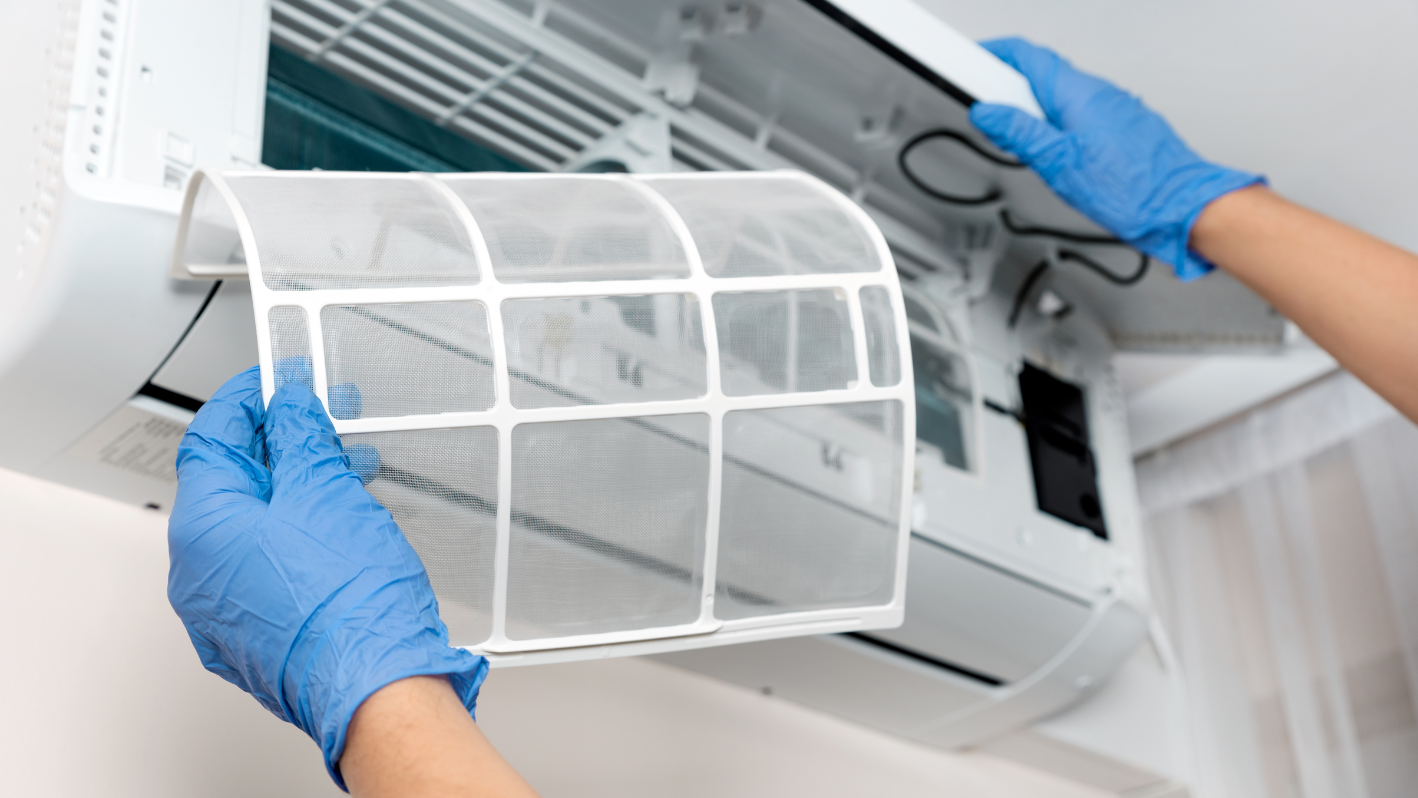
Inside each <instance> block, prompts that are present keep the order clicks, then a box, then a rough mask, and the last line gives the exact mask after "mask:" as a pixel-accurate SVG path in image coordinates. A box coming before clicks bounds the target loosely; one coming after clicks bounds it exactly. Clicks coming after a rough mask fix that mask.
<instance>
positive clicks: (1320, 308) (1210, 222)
mask: <svg viewBox="0 0 1418 798" xmlns="http://www.w3.org/2000/svg"><path fill="white" fill-rule="evenodd" d="M1191 246H1192V248H1193V249H1195V250H1196V251H1197V252H1199V253H1201V254H1202V255H1203V256H1205V257H1206V258H1207V259H1208V260H1210V261H1212V262H1213V263H1215V264H1217V265H1218V266H1220V267H1221V268H1223V269H1225V270H1226V271H1228V272H1230V273H1231V274H1232V275H1234V276H1235V277H1236V278H1237V279H1239V280H1240V281H1241V282H1243V283H1245V284H1246V285H1248V286H1250V288H1251V289H1252V290H1254V291H1255V292H1256V293H1258V294H1260V295H1261V296H1262V297H1264V298H1265V299H1266V300H1267V301H1268V302H1270V303H1271V305H1272V306H1274V307H1275V309H1276V310H1278V311H1280V312H1281V313H1282V314H1284V315H1285V317H1286V318H1288V319H1290V320H1291V321H1294V322H1295V323H1296V324H1297V325H1299V327H1300V329H1302V330H1304V331H1305V334H1306V335H1308V336H1309V337H1310V338H1311V339H1313V340H1314V341H1315V342H1316V343H1318V344H1319V345H1320V346H1322V347H1324V348H1325V349H1326V350H1327V351H1329V353H1330V354H1332V355H1334V357H1335V358H1336V359H1337V360H1338V361H1339V362H1340V363H1341V364H1342V365H1343V366H1344V367H1345V368H1346V369H1348V370H1349V371H1350V372H1352V373H1353V374H1354V375H1355V376H1357V377H1358V378H1359V379H1361V380H1363V381H1364V382H1365V383H1367V384H1368V385H1369V386H1370V387H1372V388H1373V389H1374V390H1375V391H1377V392H1378V393H1379V394H1380V395H1382V396H1383V397H1384V398H1385V399H1387V400H1388V401H1389V402H1390V403H1392V404H1393V405H1394V406H1395V407H1397V408H1398V409H1399V410H1400V411H1401V412H1402V413H1403V414H1404V415H1406V416H1408V417H1409V418H1410V419H1413V420H1415V421H1418V256H1415V255H1413V254H1412V253H1409V252H1406V251H1404V250H1402V249H1399V248H1398V247H1395V246H1393V245H1391V244H1388V243H1385V242H1383V241H1380V240H1378V239H1376V238H1373V237H1372V236H1369V235H1366V234H1364V233H1362V232H1359V231H1358V230H1355V229H1354V228H1352V227H1349V226H1347V225H1344V224H1342V223H1340V222H1337V221H1335V220H1333V219H1330V218H1328V217H1326V216H1323V215H1321V214H1318V213H1315V212H1313V211H1310V210H1308V209H1305V208H1302V207H1300V206H1298V205H1295V204H1293V203H1291V202H1288V201H1286V200H1285V199H1283V198H1282V197H1280V196H1279V195H1277V194H1275V193H1274V192H1272V191H1270V190H1269V189H1266V188H1263V187H1254V188H1247V189H1243V190H1241V191H1236V192H1233V193H1231V194H1227V195H1225V196H1223V197H1221V198H1219V199H1217V200H1216V201H1214V202H1212V203H1211V204H1210V205H1208V206H1207V208H1206V210H1204V211H1202V214H1201V216H1200V218H1199V219H1198V220H1197V223H1196V225H1195V227H1193V229H1192V237H1191Z"/></svg>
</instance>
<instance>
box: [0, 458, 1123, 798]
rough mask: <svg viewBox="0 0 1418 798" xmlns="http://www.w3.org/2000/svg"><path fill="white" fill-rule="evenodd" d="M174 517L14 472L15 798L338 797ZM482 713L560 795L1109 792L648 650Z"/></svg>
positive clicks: (1, 505)
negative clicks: (903, 737)
mask: <svg viewBox="0 0 1418 798" xmlns="http://www.w3.org/2000/svg"><path fill="white" fill-rule="evenodd" d="M166 530H167V518H166V517H165V516H163V515H160V514H158V513H154V512H150V511H147V510H141V509H138V508H136V507H130V506H128V505H124V504H119V503H117V502H113V501H110V500H108V499H103V498H99V497H97V496H93V495H90V494H86V493H81V492H79V491H76V490H73V489H70V488H66V487H62V486H59V485H55V484H53V483H49V482H43V481H40V480H37V479H33V478H31V477H27V476H23V475H20V474H17V473H14V472H11V471H5V470H3V469H0V608H3V609H0V795H3V796H6V797H7V798H8V797H9V796H17V797H19V796H24V798H49V797H50V796H65V797H67V796H75V797H76V798H77V797H78V796H84V797H85V798H92V797H95V796H104V798H179V797H180V798H198V797H201V798H207V797H209V796H210V797H211V798H218V797H220V798H228V797H229V798H249V796H257V795H259V796H263V798H283V797H284V796H290V798H295V797H296V796H301V797H302V798H312V797H313V796H321V795H329V796H334V795H338V794H340V793H339V791H338V790H336V789H335V787H334V786H333V785H331V784H330V783H329V781H328V780H327V778H326V776H325V772H324V767H323V766H322V765H321V761H320V756H319V752H318V750H317V749H316V747H315V745H314V743H312V742H310V740H308V739H307V738H306V737H305V736H304V735H303V734H301V733H300V732H299V731H297V730H296V729H295V728H294V727H292V726H289V725H287V724H285V723H282V722H280V721H278V720H276V719H275V718H274V717H272V716H271V715H269V714H268V713H267V712H266V711H265V710H264V709H261V708H260V707H259V706H258V705H257V704H256V702H255V701H253V700H251V699H250V698H248V697H247V696H246V695H244V694H243V693H241V692H240V691H239V690H237V688H235V687H232V686H231V685H228V684H227V683H226V682H223V681H222V680H220V679H219V678H217V677H216V676H212V675H211V674H208V673H207V672H206V671H204V670H202V668H201V666H200V665H199V664H198V662H197V655H196V654H195V652H193V650H192V648H191V645H190V644H189V643H188V641H187V637H186V634H185V633H184V632H183V630H182V625H181V624H180V623H179V622H178V620H177V617H176V615H174V614H173V612H172V610H171V608H170V607H169V606H168V604H167V597H166V580H167V538H166V534H167V532H166ZM842 689H844V690H850V689H852V685H849V684H844V685H843V686H842ZM480 719H481V721H482V724H483V727H484V729H486V730H487V732H488V734H489V736H490V737H492V739H493V741H494V743H496V744H497V745H498V746H499V748H500V749H501V750H503V751H504V752H505V754H506V755H507V756H508V758H509V759H510V760H511V761H512V762H513V764H514V765H516V766H517V767H518V768H519V769H520V770H521V771H522V772H523V773H525V774H526V775H527V777H528V778H529V779H530V780H531V781H532V783H533V784H534V785H535V786H537V787H538V788H539V789H540V790H542V791H543V793H544V794H545V795H546V796H547V798H557V797H558V796H565V798H596V797H597V796H616V797H617V798H637V797H639V796H644V797H645V798H651V796H654V797H656V798H659V797H660V796H668V795H672V796H677V798H699V797H700V796H704V797H705V798H708V797H709V796H732V797H733V798H754V797H755V796H764V797H765V798H767V796H775V798H776V797H777V796H787V795H813V796H815V797H816V798H835V797H836V796H841V797H842V798H861V796H864V795H891V796H894V798H913V796H938V795H968V796H971V798H1013V797H1014V796H1020V797H1021V798H1023V797H1024V796H1028V798H1097V796H1101V795H1103V793H1099V792H1096V791H1093V790H1090V789H1087V788H1084V787H1081V786H1077V785H1074V784H1072V783H1069V782H1065V781H1062V780H1059V779H1057V778H1055V777H1052V776H1047V775H1044V774H1042V773H1040V772H1038V771H1033V770H1029V769H1026V768H1024V767H1022V766H1019V765H1016V764H1013V763H1011V762H1008V761H1006V760H1003V759H999V758H995V757H993V756H991V755H988V754H946V753H942V752H938V751H934V750H930V749H925V748H921V747H917V746H915V745H912V744H909V743H906V742H903V741H900V740H897V739H895V738H891V737H887V736H884V735H881V734H878V733H876V732H872V731H870V730H867V729H865V728H861V727H857V726H854V725H851V724H848V723H845V722H842V721H838V720H836V719H834V718H830V717H827V716H823V715H820V714H818V713H815V712H812V711H809V710H806V709H803V708H801V707H798V706H796V705H793V704H790V703H787V702H784V701H780V700H777V699H773V698H769V697H765V696H762V695H759V694H757V693H754V692H752V691H748V690H744V689H741V688H737V687H731V686H729V685H727V684H724V683H721V682H718V681H715V680H712V679H707V678H704V677H701V676H697V675H693V674H690V673H688V672H685V671H680V670H678V669H676V668H672V667H670V666H667V665H662V664H659V663H654V662H649V661H644V660H610V661H601V662H590V663H581V664H575V665H559V666H551V667H543V668H524V669H510V670H499V671H497V672H495V673H494V674H493V675H492V678H491V679H490V680H489V682H488V685H487V687H486V688H485V693H484V698H483V702H482V705H481V709H480Z"/></svg>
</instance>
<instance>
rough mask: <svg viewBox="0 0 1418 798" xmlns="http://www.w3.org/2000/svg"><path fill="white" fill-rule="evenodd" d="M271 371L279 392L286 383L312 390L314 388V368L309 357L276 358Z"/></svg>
mask: <svg viewBox="0 0 1418 798" xmlns="http://www.w3.org/2000/svg"><path fill="white" fill-rule="evenodd" d="M271 371H272V376H273V377H274V378H275V382H276V390H280V389H281V386H283V385H285V384H286V383H288V382H297V383H300V384H301V385H304V386H305V387H307V388H310V389H312V390H314V388H315V380H314V379H313V378H312V373H313V371H314V366H313V365H312V363H311V360H310V356H309V355H299V356H295V357H282V358H277V359H276V362H275V363H274V364H273V368H272V369H271Z"/></svg>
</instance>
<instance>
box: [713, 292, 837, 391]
mask: <svg viewBox="0 0 1418 798" xmlns="http://www.w3.org/2000/svg"><path fill="white" fill-rule="evenodd" d="M714 323H715V325H716V326H717V331H718V338H719V361H720V363H719V366H720V381H721V384H722V386H723V389H724V393H725V394H728V395H729V396H751V395H756V394H775V393H797V392H806V391H826V390H831V389H834V388H848V387H851V386H852V385H853V384H854V383H855V382H856V379H857V356H856V350H855V349H854V347H853V345H852V320H851V316H850V314H849V312H848V310H847V300H846V298H845V297H843V296H842V292H841V291H839V290H837V289H832V288H821V289H809V290H797V291H754V292H746V293H733V294H715V295H714Z"/></svg>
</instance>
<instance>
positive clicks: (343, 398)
mask: <svg viewBox="0 0 1418 798" xmlns="http://www.w3.org/2000/svg"><path fill="white" fill-rule="evenodd" d="M329 398H330V415H331V416H333V417H334V418H338V419H340V420H341V421H348V420H350V419H354V418H359V417H360V416H361V415H363V414H364V397H363V396H361V395H360V392H359V386H358V385H355V384H354V383H352V382H344V383H340V384H339V385H331V386H330V390H329Z"/></svg>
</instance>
